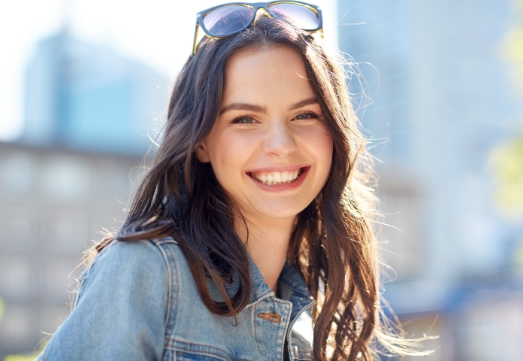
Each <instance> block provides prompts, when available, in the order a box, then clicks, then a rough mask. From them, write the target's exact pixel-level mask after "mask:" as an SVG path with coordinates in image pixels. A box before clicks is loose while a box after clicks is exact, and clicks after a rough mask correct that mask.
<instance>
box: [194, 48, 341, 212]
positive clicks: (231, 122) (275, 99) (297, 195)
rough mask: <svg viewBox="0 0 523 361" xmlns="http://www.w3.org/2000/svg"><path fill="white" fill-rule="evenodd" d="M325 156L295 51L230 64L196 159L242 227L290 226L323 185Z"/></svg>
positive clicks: (319, 121) (327, 141)
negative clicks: (261, 223) (275, 222)
mask: <svg viewBox="0 0 523 361" xmlns="http://www.w3.org/2000/svg"><path fill="white" fill-rule="evenodd" d="M332 152H333V143H332V137H331V135H330V133H329V131H328V130H327V127H326V125H325V121H324V119H323V115H322V112H321V108H320V105H319V103H318V101H317V99H316V97H315V94H314V92H313V90H312V87H311V85H310V84H309V81H308V80H307V75H306V72H305V66H304V63H303V60H302V59H301V57H300V55H299V54H298V53H297V52H296V51H295V50H293V49H291V48H288V47H284V46H277V47H264V48H260V49H254V50H249V51H243V52H241V53H238V54H236V55H234V56H233V57H232V58H231V59H230V61H229V63H228V64H227V67H226V78H225V88H224V93H223V99H222V103H221V107H220V112H219V114H218V118H217V119H216V123H215V125H214V127H213V129H212V130H211V132H210V133H209V135H208V136H207V138H206V139H205V141H204V142H203V143H202V144H201V145H200V146H199V147H198V148H197V151H196V154H197V157H198V160H199V161H201V162H210V163H211V166H212V168H213V171H214V173H215V175H216V178H217V179H218V182H220V184H221V185H222V187H223V188H224V189H225V191H226V192H227V194H228V195H229V196H230V198H231V199H232V200H233V201H234V202H235V203H236V205H237V206H238V207H239V209H240V210H241V212H242V214H243V215H244V217H245V218H246V219H247V220H248V221H251V222H256V221H257V220H262V219H264V220H267V219H269V220H270V219H284V218H285V219H289V220H294V218H295V217H296V215H297V214H298V213H299V212H301V211H302V210H303V209H305V207H307V205H309V203H310V202H312V200H313V199H314V198H315V197H316V196H317V195H318V193H319V192H320V191H321V189H322V187H323V186H324V184H325V182H326V181H327V177H328V175H329V171H330V167H331V161H332Z"/></svg>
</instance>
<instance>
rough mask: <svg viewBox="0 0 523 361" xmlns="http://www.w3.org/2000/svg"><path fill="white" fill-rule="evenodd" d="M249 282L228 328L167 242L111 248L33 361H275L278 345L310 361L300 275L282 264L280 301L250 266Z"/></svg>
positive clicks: (307, 302)
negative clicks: (248, 293)
mask: <svg viewBox="0 0 523 361" xmlns="http://www.w3.org/2000/svg"><path fill="white" fill-rule="evenodd" d="M250 277H251V280H252V284H253V291H252V295H251V300H250V303H249V305H248V306H247V307H246V308H245V309H244V310H243V311H242V312H241V313H240V314H239V315H238V316H237V320H238V323H235V322H234V318H232V317H222V316H218V315H215V314H213V313H211V312H210V311H209V310H208V309H207V308H206V307H205V305H204V304H203V302H202V301H201V299H200V296H199V293H198V289H197V287H196V284H195V282H194V279H193V277H192V274H191V272H190V270H189V266H188V264H187V261H186V259H185V257H184V256H183V253H182V252H181V250H180V248H179V247H178V245H177V244H176V242H175V241H174V240H173V239H172V238H165V239H160V240H149V241H140V242H115V243H112V244H111V245H109V246H108V247H107V248H106V249H104V250H103V251H102V252H101V253H100V254H99V255H98V256H97V257H96V258H95V260H94V261H93V263H91V265H90V266H89V267H88V269H87V270H86V271H85V272H84V273H83V275H82V277H81V278H80V286H79V290H78V296H77V300H76V304H75V307H74V309H73V312H72V313H71V315H70V316H69V317H68V318H67V319H66V320H65V322H64V323H63V324H62V326H61V327H60V328H59V329H58V331H57V332H56V333H55V334H54V336H53V337H52V338H51V340H50V342H49V343H48V345H47V347H46V348H45V350H44V351H43V352H42V354H41V355H40V356H39V357H38V359H37V360H38V361H44V360H50V361H51V360H187V361H189V360H205V361H216V360H228V361H229V360H230V361H233V360H234V361H239V360H266V361H276V360H277V361H281V360H283V359H284V347H285V345H286V343H285V341H287V347H288V354H289V358H290V360H311V357H312V352H311V345H312V327H313V326H312V319H311V315H310V311H311V308H312V306H313V304H314V301H313V300H312V298H311V297H310V294H309V292H308V290H307V286H306V284H305V282H304V280H303V278H302V277H301V275H300V274H299V273H298V272H297V271H296V270H295V269H294V268H292V267H291V266H290V265H289V264H286V265H285V266H284V268H283V271H282V273H281V275H280V278H279V282H278V289H279V296H280V297H281V298H278V297H276V296H275V294H274V292H273V291H272V290H271V289H270V288H269V287H268V286H267V284H266V283H265V281H264V280H263V277H262V275H261V273H260V271H259V270H258V268H257V267H256V265H255V264H254V262H252V260H251V261H250ZM210 291H211V294H213V293H214V292H213V290H212V289H211V290H210ZM213 297H214V296H213ZM271 314H276V315H279V317H280V319H278V317H277V316H276V317H275V316H274V315H271Z"/></svg>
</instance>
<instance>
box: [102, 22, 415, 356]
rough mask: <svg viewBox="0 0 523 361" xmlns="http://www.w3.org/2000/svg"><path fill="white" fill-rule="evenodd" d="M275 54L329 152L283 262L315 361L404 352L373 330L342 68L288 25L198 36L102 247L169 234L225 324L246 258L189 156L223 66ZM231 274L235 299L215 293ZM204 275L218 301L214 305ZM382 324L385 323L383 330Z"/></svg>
mask: <svg viewBox="0 0 523 361" xmlns="http://www.w3.org/2000/svg"><path fill="white" fill-rule="evenodd" d="M267 46H286V47H290V48H292V49H294V50H295V51H297V52H298V53H299V54H300V55H301V57H302V59H303V62H304V64H305V69H306V72H307V76H308V79H309V81H310V84H311V86H312V89H313V91H314V93H315V95H316V97H317V99H318V100H319V103H320V106H321V108H322V112H323V114H324V118H325V120H326V124H327V127H328V129H329V131H330V134H331V135H332V139H333V143H334V151H333V159H332V167H331V169H330V175H329V177H328V180H327V182H326V184H325V186H324V187H323V189H322V191H321V192H320V194H318V196H317V197H316V199H315V200H314V201H313V202H312V203H311V204H310V205H309V206H308V207H307V208H306V209H305V210H303V211H302V212H301V213H300V214H298V217H297V223H296V226H295V228H294V231H293V233H292V236H291V242H290V247H289V250H288V260H289V262H290V263H291V264H292V265H293V266H295V267H296V268H297V269H298V270H300V272H301V274H302V275H303V277H304V279H305V281H306V282H307V285H308V287H309V290H310V292H311V294H312V296H313V297H314V299H315V300H316V301H317V306H316V308H315V309H314V310H313V320H314V323H315V327H314V345H313V349H314V359H315V360H321V361H325V360H336V361H337V360H356V359H361V360H372V359H374V358H375V357H376V351H377V350H378V349H379V348H380V347H379V346H378V345H381V348H383V349H384V350H385V351H387V352H389V353H405V352H406V348H405V341H402V339H401V337H399V336H394V335H392V334H390V332H385V331H384V329H385V327H384V326H383V323H384V321H383V317H382V316H381V302H380V294H379V278H380V272H379V266H378V257H377V249H376V239H375V236H374V233H373V229H372V224H373V219H374V216H375V214H374V211H375V200H376V199H375V196H374V193H373V189H372V188H371V185H372V184H371V181H372V179H373V173H372V162H371V157H370V156H369V154H368V152H367V150H366V149H365V142H366V140H365V138H364V136H363V135H362V133H361V131H360V127H359V122H358V119H357V117H356V115H355V113H354V110H353V108H352V106H351V102H350V99H349V94H348V91H347V86H346V83H345V76H344V70H343V66H342V65H341V64H340V61H339V59H338V58H337V57H336V56H333V55H332V54H329V52H328V51H326V49H325V47H324V45H323V44H322V41H321V40H318V39H315V38H313V36H311V35H307V34H304V33H303V32H302V31H300V30H298V29H296V28H294V27H293V26H292V25H290V24H287V23H284V22H281V21H278V20H275V19H272V18H268V17H265V16H262V17H259V18H258V19H257V20H256V21H255V23H254V24H253V25H251V27H249V28H248V29H246V30H244V31H242V32H240V33H239V34H236V35H234V36H232V37H229V38H225V39H218V40H215V39H204V40H203V41H202V44H201V45H200V47H199V49H198V51H197V53H196V54H195V55H194V56H193V57H191V58H190V59H189V60H188V61H187V62H186V64H185V66H184V67H183V69H182V70H181V72H180V74H179V76H178V78H177V80H176V82H175V85H174V88H173V91H172V95H171V97H170V102H169V108H168V118H167V123H166V125H165V129H164V138H163V141H162V142H161V145H160V147H159V149H158V151H157V153H156V156H155V159H154V161H153V164H152V166H151V168H150V170H149V171H148V172H147V174H146V175H145V177H144V179H143V181H142V183H141V185H140V186H139V188H138V190H137V194H136V196H135V198H134V201H133V203H132V206H131V208H130V211H129V214H128V217H127V220H126V222H125V223H124V225H123V227H122V228H121V230H120V231H119V232H118V234H117V235H115V236H114V237H112V236H109V237H106V239H105V240H104V241H103V242H102V243H100V244H99V245H98V246H97V251H101V250H102V249H103V248H104V247H105V245H107V244H108V243H109V242H110V241H112V239H113V238H115V239H117V240H119V241H136V240H140V239H152V238H158V237H165V236H172V237H174V238H175V239H176V240H177V241H178V244H179V245H180V247H181V249H182V250H183V252H184V255H185V257H186V258H187V259H188V261H189V262H188V264H189V265H190V269H191V272H192V275H193V277H194V279H195V282H196V285H197V287H198V290H199V293H200V296H201V299H202V301H203V302H204V304H205V305H206V307H207V308H208V309H209V310H210V311H211V312H213V313H216V314H219V315H223V316H235V315H236V314H238V313H239V312H241V311H242V310H243V309H244V308H245V306H246V305H247V304H248V302H249V299H250V293H251V287H252V285H251V281H250V278H249V263H248V255H247V251H246V248H245V245H244V243H243V242H242V241H241V240H240V238H239V236H238V234H237V233H236V230H235V228H234V215H235V214H236V213H235V212H238V210H237V209H235V207H234V204H233V203H232V201H231V199H230V198H229V197H228V195H227V194H226V192H225V191H224V189H223V188H222V187H221V185H220V184H219V183H218V181H217V180H216V178H215V176H214V173H213V171H212V168H211V166H210V165H209V164H204V163H201V162H199V161H198V160H197V158H196V156H195V149H196V147H197V146H198V145H199V144H200V143H201V142H202V141H203V140H204V139H205V138H206V137H207V135H208V134H209V132H210V131H211V129H212V127H213V125H214V123H215V120H216V118H217V114H218V111H219V107H220V103H221V99H222V92H223V87H224V79H225V67H226V64H227V62H228V61H229V59H230V58H231V57H232V56H233V55H234V54H237V53H238V52H240V51H242V50H245V49H253V48H254V49H256V48H263V47H267ZM233 275H236V276H238V277H239V285H240V287H239V289H238V291H237V293H236V294H235V295H234V296H232V297H229V296H228V294H227V292H226V289H225V285H226V284H227V283H228V282H230V280H231V279H232V276H233ZM206 278H211V279H212V280H213V281H214V283H215V284H216V285H217V287H218V288H219V289H220V292H221V293H222V296H223V299H224V300H225V302H216V301H214V300H213V299H212V298H211V296H210V294H209V291H208V288H207V283H206ZM387 327H389V326H387Z"/></svg>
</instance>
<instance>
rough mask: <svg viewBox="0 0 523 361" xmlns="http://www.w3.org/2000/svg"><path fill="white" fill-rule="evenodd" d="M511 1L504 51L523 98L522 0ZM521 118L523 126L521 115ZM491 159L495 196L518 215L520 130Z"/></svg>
mask: <svg viewBox="0 0 523 361" xmlns="http://www.w3.org/2000/svg"><path fill="white" fill-rule="evenodd" d="M514 1H515V7H516V9H517V21H518V27H517V28H516V29H514V30H512V31H511V32H510V33H509V34H508V38H507V46H506V48H505V50H506V54H507V56H508V58H509V60H510V62H511V64H512V69H513V73H514V79H515V81H516V84H517V85H518V86H519V88H520V89H521V91H522V94H521V96H522V99H523V0H514ZM521 120H522V124H521V125H522V127H523V114H522V115H521ZM491 161H492V162H491V165H492V170H493V173H494V177H495V178H496V180H497V181H498V190H497V194H496V198H497V201H498V203H499V205H500V206H501V208H502V209H503V211H505V212H506V213H508V214H509V215H519V214H520V213H522V212H523V131H522V132H521V133H520V134H519V135H516V136H514V137H512V138H511V139H509V140H507V141H506V142H505V143H504V144H502V145H500V146H498V147H496V148H495V149H494V150H493V152H492V158H491Z"/></svg>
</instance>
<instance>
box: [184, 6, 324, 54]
mask: <svg viewBox="0 0 523 361" xmlns="http://www.w3.org/2000/svg"><path fill="white" fill-rule="evenodd" d="M278 4H295V5H301V6H303V7H306V8H309V9H310V10H312V11H313V12H315V13H316V14H317V15H318V18H319V20H320V23H319V25H318V26H317V27H316V28H314V29H301V30H304V31H307V32H310V33H314V32H317V31H318V32H320V35H321V36H322V37H323V16H322V14H321V9H320V7H319V6H316V5H313V4H308V3H305V2H301V1H282V0H280V1H268V2H256V3H246V2H232V3H225V4H221V5H216V6H213V7H211V8H208V9H205V10H202V11H200V12H199V13H198V14H196V28H195V30H194V42H193V51H192V55H194V54H196V50H197V49H198V45H199V41H198V35H199V32H198V30H199V29H202V30H203V32H204V33H205V36H207V37H209V38H211V39H221V38H226V37H228V36H231V35H234V34H237V33H239V32H240V31H243V30H245V29H247V28H248V27H249V26H251V24H252V22H253V21H254V19H255V18H256V14H257V13H258V10H260V9H263V10H264V11H265V12H266V13H267V14H268V15H269V16H270V17H272V18H274V19H279V18H278V16H276V15H275V14H274V13H272V12H271V10H270V7H271V5H278ZM229 5H240V6H244V7H248V8H252V9H253V10H254V11H253V13H252V19H251V20H250V21H249V23H248V24H247V25H246V26H245V27H243V28H241V29H239V30H236V31H234V32H232V33H230V34H226V35H220V36H216V35H211V34H209V30H208V29H207V28H206V27H205V24H204V23H203V18H204V17H205V15H207V14H208V13H210V12H211V11H213V10H215V9H218V8H221V7H224V6H229Z"/></svg>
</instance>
